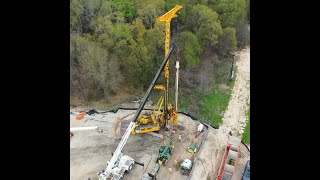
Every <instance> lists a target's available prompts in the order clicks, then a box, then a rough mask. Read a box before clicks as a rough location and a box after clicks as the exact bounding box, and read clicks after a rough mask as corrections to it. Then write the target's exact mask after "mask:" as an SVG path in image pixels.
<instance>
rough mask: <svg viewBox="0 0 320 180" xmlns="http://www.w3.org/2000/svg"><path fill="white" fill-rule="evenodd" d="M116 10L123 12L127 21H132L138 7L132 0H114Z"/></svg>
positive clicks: (113, 4)
mask: <svg viewBox="0 0 320 180" xmlns="http://www.w3.org/2000/svg"><path fill="white" fill-rule="evenodd" d="M112 6H113V8H114V9H115V11H119V12H121V13H123V17H124V18H125V19H126V21H127V22H131V21H132V20H133V18H134V16H135V12H136V8H135V6H134V4H133V2H131V1H130V0H112Z"/></svg>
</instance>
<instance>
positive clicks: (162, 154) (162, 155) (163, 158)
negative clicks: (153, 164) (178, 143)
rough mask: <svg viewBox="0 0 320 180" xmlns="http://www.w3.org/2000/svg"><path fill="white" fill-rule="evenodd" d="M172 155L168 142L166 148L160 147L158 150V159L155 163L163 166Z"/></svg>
mask: <svg viewBox="0 0 320 180" xmlns="http://www.w3.org/2000/svg"><path fill="white" fill-rule="evenodd" d="M172 154H173V144H172V141H171V140H170V141H169V143H168V144H167V145H166V146H161V147H160V149H159V157H158V158H157V163H159V164H160V165H161V164H163V165H164V166H165V165H166V164H167V163H168V161H169V159H170V157H171V155H172Z"/></svg>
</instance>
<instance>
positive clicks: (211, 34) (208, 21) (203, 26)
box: [187, 4, 222, 47]
mask: <svg viewBox="0 0 320 180" xmlns="http://www.w3.org/2000/svg"><path fill="white" fill-rule="evenodd" d="M187 26H188V27H189V28H190V29H192V31H193V32H194V33H195V34H196V35H197V37H198V39H199V41H200V43H201V45H202V47H205V46H212V45H215V44H217V43H218V38H219V36H220V35H221V34H222V28H221V25H220V21H219V19H218V14H217V13H216V12H214V11H213V10H212V9H210V8H209V7H207V6H204V5H201V4H198V5H196V6H193V8H192V10H191V12H190V14H189V16H188V20H187Z"/></svg>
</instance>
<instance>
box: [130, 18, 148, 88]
mask: <svg viewBox="0 0 320 180" xmlns="http://www.w3.org/2000/svg"><path fill="white" fill-rule="evenodd" d="M146 33H147V30H146V29H145V27H144V25H143V23H142V20H141V19H139V18H136V19H135V20H134V22H133V23H132V34H134V36H133V37H134V40H133V41H131V44H130V47H129V55H128V56H127V61H126V71H127V72H128V75H129V76H131V77H135V79H133V80H134V81H135V82H136V83H140V84H142V85H143V86H144V87H146V86H147V85H148V84H149V83H150V82H149V81H151V79H152V77H153V75H154V69H153V61H152V60H153V57H154V55H153V54H152V53H151V51H149V49H148V46H147V45H146V42H145V36H146Z"/></svg>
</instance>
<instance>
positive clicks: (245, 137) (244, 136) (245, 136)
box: [242, 108, 250, 144]
mask: <svg viewBox="0 0 320 180" xmlns="http://www.w3.org/2000/svg"><path fill="white" fill-rule="evenodd" d="M242 140H243V142H244V143H246V144H250V108H249V109H248V111H247V125H246V127H245V129H244V132H243V134H242Z"/></svg>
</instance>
